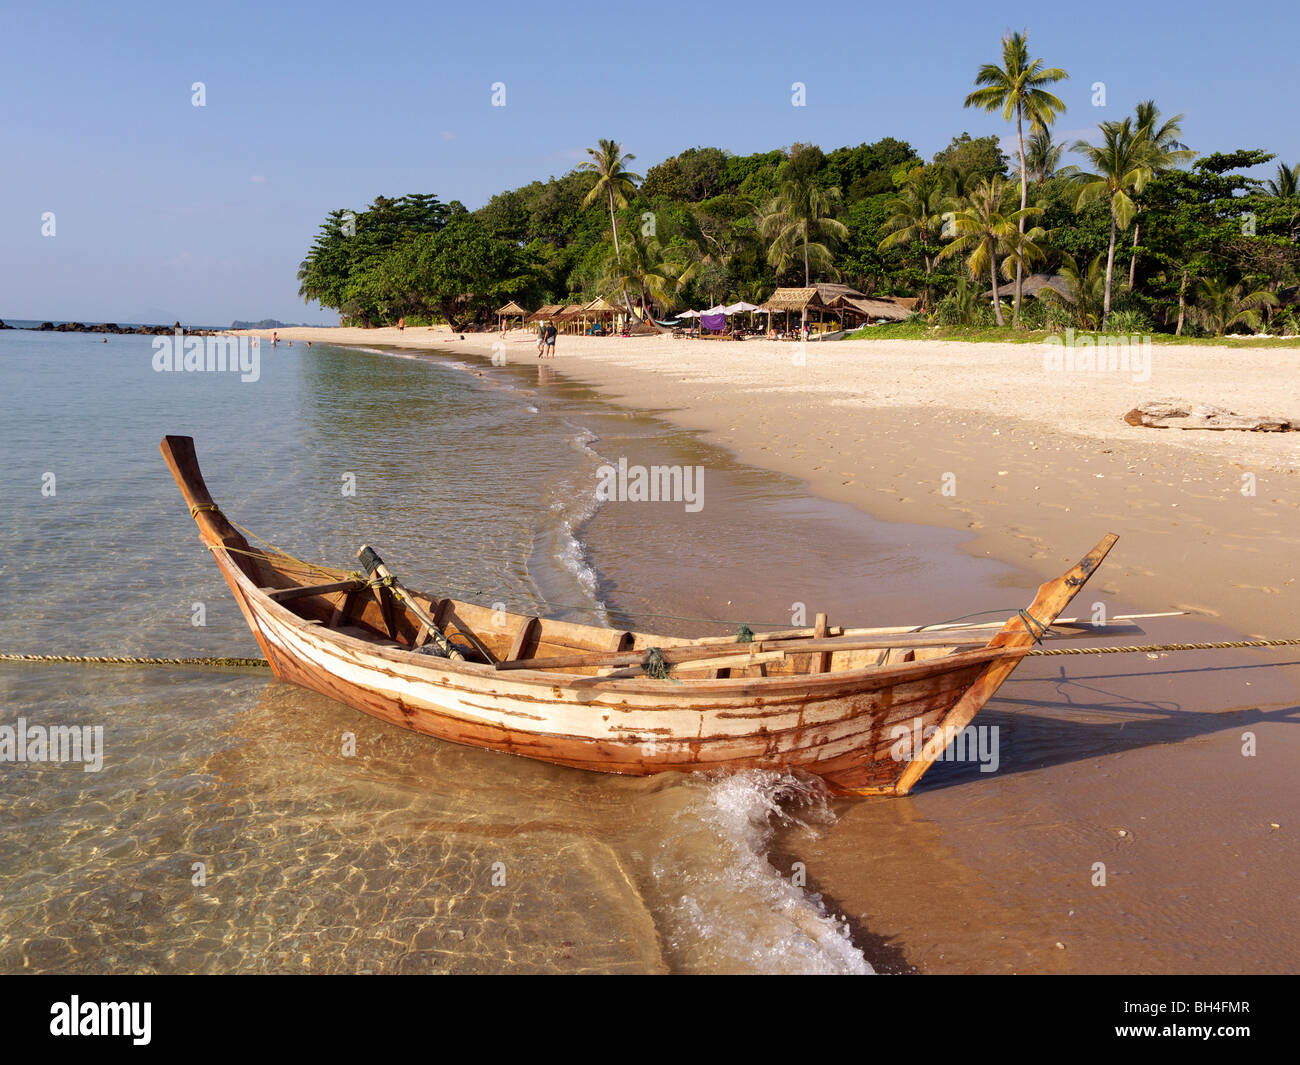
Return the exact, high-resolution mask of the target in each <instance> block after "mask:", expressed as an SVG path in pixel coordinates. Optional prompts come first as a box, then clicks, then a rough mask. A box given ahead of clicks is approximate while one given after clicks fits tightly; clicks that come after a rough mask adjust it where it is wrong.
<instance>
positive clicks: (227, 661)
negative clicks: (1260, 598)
mask: <svg viewBox="0 0 1300 1065" xmlns="http://www.w3.org/2000/svg"><path fill="white" fill-rule="evenodd" d="M1236 647H1300V639H1295V640H1225V641H1221V642H1219V643H1148V644H1142V645H1140V646H1137V647H1035V648H1034V649H1032V650H1030V651H1026V652H1025V656H1026V657H1029V656H1032V655H1132V654H1155V653H1157V652H1159V651H1218V650H1225V649H1228V648H1236ZM656 652H658V653H657V654H656ZM792 653H796V654H797V653H798V651H797V650H794V651H792ZM0 662H49V663H53V664H60V663H81V664H85V665H92V666H225V667H234V668H238V669H265V668H267V667H268V666H270V664H271V663H269V662H268V661H267V660H266V659H265V658H143V657H134V656H130V655H29V654H19V653H17V652H11V651H0ZM671 669H672V666H670V665H669V664H668V663H666V662H664V660H663V652H662V651H660V650H659V649H658V648H656V647H652V648H650V651H649V662H648V664H647V673H648V674H649V675H650V676H652V677H656V678H658V679H666V678H667V677H668V674H669V672H670V671H671Z"/></svg>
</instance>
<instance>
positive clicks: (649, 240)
mask: <svg viewBox="0 0 1300 1065" xmlns="http://www.w3.org/2000/svg"><path fill="white" fill-rule="evenodd" d="M699 268H700V261H699V260H698V259H696V260H693V261H687V262H685V263H684V264H683V263H678V262H675V261H673V260H672V259H670V257H669V256H668V255H667V253H666V251H665V249H664V246H663V245H662V244H660V242H659V241H658V240H657V239H656V238H655V237H645V236H642V235H641V234H640V233H638V232H637V231H636V230H635V229H634V230H633V231H632V233H631V235H630V236H629V237H628V239H627V240H626V241H624V244H623V252H622V254H621V255H620V254H617V253H616V254H614V255H611V256H610V257H609V259H608V260H607V261H606V263H605V274H604V277H603V278H602V279H601V287H602V288H603V289H604V290H605V291H607V292H613V291H620V292H623V293H626V292H627V291H628V290H629V289H636V290H637V291H638V292H639V293H640V295H641V307H642V308H643V309H644V310H645V311H646V313H647V314H649V313H650V307H651V304H652V303H653V304H657V305H658V306H660V307H666V306H668V305H669V304H671V303H672V302H673V298H674V297H675V296H676V295H677V293H679V292H680V291H681V290H682V289H683V288H685V287H686V285H687V283H688V282H690V281H691V279H692V278H694V277H695V275H696V273H697V272H698V271H699Z"/></svg>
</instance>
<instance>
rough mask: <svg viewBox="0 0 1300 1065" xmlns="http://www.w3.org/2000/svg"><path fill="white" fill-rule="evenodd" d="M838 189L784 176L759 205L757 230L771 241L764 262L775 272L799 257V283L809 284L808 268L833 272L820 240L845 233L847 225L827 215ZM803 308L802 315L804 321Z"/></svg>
mask: <svg viewBox="0 0 1300 1065" xmlns="http://www.w3.org/2000/svg"><path fill="white" fill-rule="evenodd" d="M839 199H840V190H839V189H838V188H829V189H819V188H818V187H817V186H816V184H814V182H813V180H812V178H811V177H809V178H802V179H799V178H788V179H787V180H785V181H783V182H782V183H781V188H780V191H779V192H777V194H776V195H775V196H773V197H772V199H771V200H769V201H768V202H767V204H766V206H765V207H764V208H763V213H762V215H761V216H760V218H759V220H758V230H759V232H760V233H761V234H762V235H763V236H764V237H766V238H767V239H768V240H769V241H771V245H770V247H769V249H768V253H767V261H768V263H769V264H771V265H772V266H774V267H776V272H777V274H778V275H779V274H780V273H781V271H783V270H784V269H785V268H786V267H787V266H789V265H790V263H791V262H792V261H794V260H795V259H796V258H798V257H800V256H802V258H803V283H804V287H805V288H807V287H808V286H809V285H811V284H812V269H813V267H814V266H815V267H816V268H817V269H818V271H819V272H826V273H833V271H834V269H835V268H834V266H833V265H832V263H831V252H830V248H829V247H827V245H826V244H823V243H821V241H822V240H826V239H829V238H832V237H839V238H841V239H842V238H844V237H847V236H848V235H849V230H848V227H847V226H845V225H844V223H843V222H841V221H839V220H838V219H836V218H833V217H832V216H831V211H832V210H833V209H834V207H835V204H836V203H838V202H839ZM807 313H808V312H807V311H804V314H803V318H804V320H805V321H806V319H807Z"/></svg>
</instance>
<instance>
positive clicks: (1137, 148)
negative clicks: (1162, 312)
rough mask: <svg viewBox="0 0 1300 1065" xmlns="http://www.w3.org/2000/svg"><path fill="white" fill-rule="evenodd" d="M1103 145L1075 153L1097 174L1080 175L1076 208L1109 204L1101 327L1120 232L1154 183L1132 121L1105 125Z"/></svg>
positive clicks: (1082, 146) (1080, 146)
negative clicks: (1148, 185)
mask: <svg viewBox="0 0 1300 1065" xmlns="http://www.w3.org/2000/svg"><path fill="white" fill-rule="evenodd" d="M1097 128H1098V129H1100V130H1101V137H1102V143H1101V144H1100V145H1096V146H1094V145H1091V144H1089V143H1088V142H1087V141H1076V142H1075V144H1074V150H1075V151H1076V152H1079V153H1080V154H1082V155H1084V156H1086V157H1087V159H1088V161H1089V162H1090V163H1091V164H1092V166H1093V169H1094V170H1095V171H1096V173H1094V174H1078V175H1077V176H1076V177H1075V180H1076V181H1078V183H1079V194H1078V198H1077V199H1076V200H1075V207H1076V208H1078V207H1083V206H1085V205H1086V204H1089V203H1092V202H1093V201H1094V200H1102V199H1104V200H1106V201H1107V202H1108V203H1109V205H1110V251H1109V253H1108V254H1107V256H1106V298H1105V305H1104V308H1103V311H1102V324H1103V325H1105V323H1106V321H1107V320H1109V318H1110V296H1111V283H1112V280H1113V277H1114V273H1115V240H1116V238H1117V237H1118V235H1119V232H1120V230H1124V229H1128V227H1129V223H1130V222H1132V221H1133V216H1134V215H1135V214H1136V213H1137V204H1135V203H1134V202H1133V197H1134V196H1136V195H1137V194H1138V193H1140V192H1141V191H1142V189H1143V188H1144V187H1145V186H1146V183H1147V182H1148V181H1150V180H1151V175H1152V167H1151V147H1150V144H1149V143H1148V141H1147V138H1146V137H1145V136H1143V135H1142V133H1141V131H1140V130H1136V129H1134V128H1133V120H1132V119H1129V118H1126V119H1124V120H1123V121H1120V122H1102V123H1100V124H1099V125H1098V127H1097Z"/></svg>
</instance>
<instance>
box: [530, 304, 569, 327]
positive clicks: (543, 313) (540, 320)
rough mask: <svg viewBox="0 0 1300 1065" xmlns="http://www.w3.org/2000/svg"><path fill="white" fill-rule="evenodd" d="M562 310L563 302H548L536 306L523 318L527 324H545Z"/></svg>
mask: <svg viewBox="0 0 1300 1065" xmlns="http://www.w3.org/2000/svg"><path fill="white" fill-rule="evenodd" d="M562 310H564V304H563V303H548V304H547V305H546V306H545V307H538V308H537V310H535V311H533V313H532V314H530V315H529V316H528V317H527V318H525V319H524V322H525V323H526V324H528V325H539V326H541V325H545V324H546V323H547V322H549V321H550V320H551V319H552V318H554V317H555V316H556V315H557V314H559V313H560V312H561V311H562Z"/></svg>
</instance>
